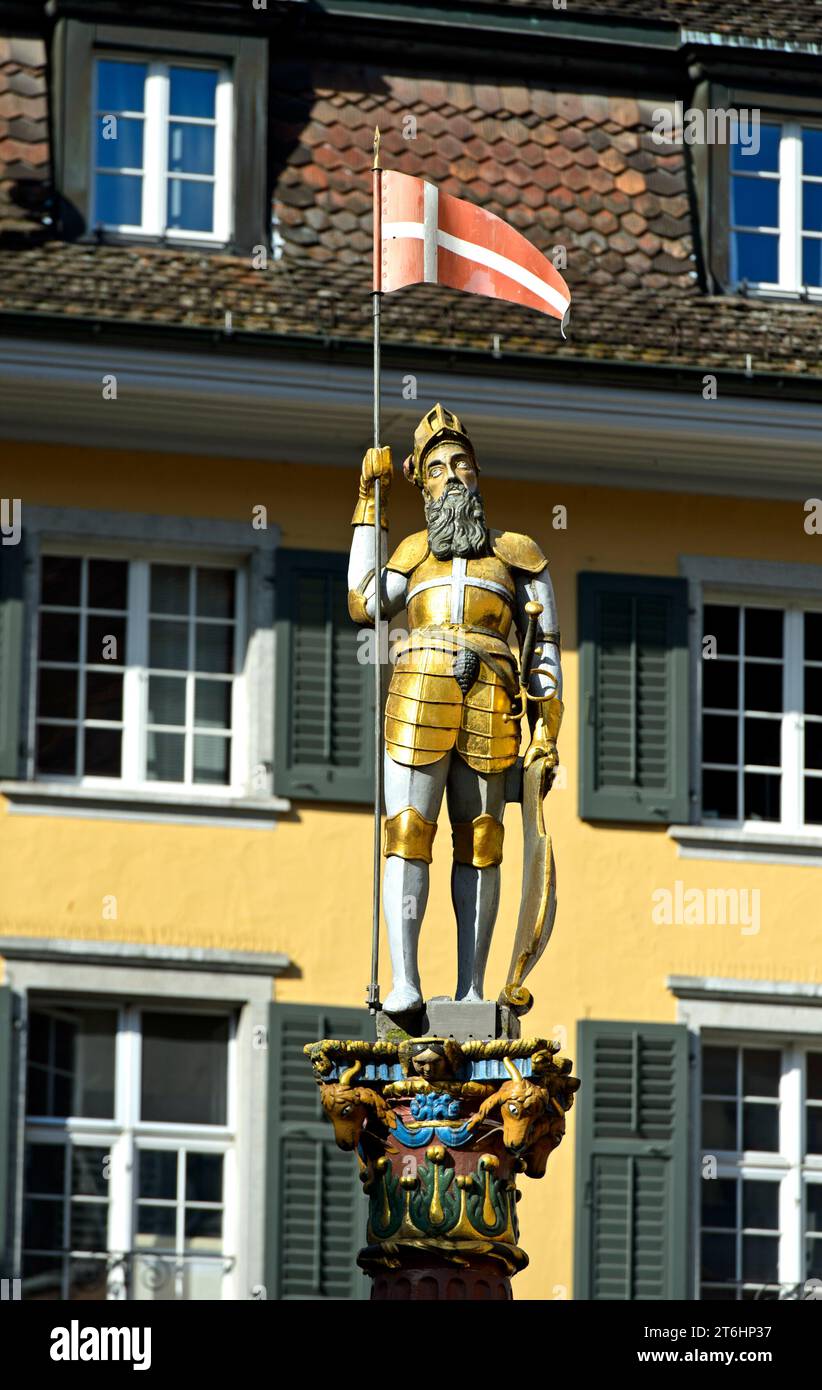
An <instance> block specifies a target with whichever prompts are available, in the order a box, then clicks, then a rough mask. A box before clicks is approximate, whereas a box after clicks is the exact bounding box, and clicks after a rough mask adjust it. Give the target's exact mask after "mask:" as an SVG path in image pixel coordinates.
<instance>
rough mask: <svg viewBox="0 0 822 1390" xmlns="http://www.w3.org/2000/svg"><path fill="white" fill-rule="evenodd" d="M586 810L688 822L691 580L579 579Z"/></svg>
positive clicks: (590, 816) (586, 816) (611, 816)
mask: <svg viewBox="0 0 822 1390" xmlns="http://www.w3.org/2000/svg"><path fill="white" fill-rule="evenodd" d="M579 620H580V621H579V627H580V697H581V704H580V811H579V813H580V816H581V817H582V819H583V820H618V821H645V822H650V823H653V824H659V825H670V824H672V823H673V822H679V821H687V820H688V809H689V773H688V590H687V584H686V581H685V580H684V579H663V578H659V579H657V578H649V577H647V576H645V575H632V574H593V573H584V574H580V576H579Z"/></svg>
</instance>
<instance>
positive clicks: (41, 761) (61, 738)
mask: <svg viewBox="0 0 822 1390" xmlns="http://www.w3.org/2000/svg"><path fill="white" fill-rule="evenodd" d="M37 771H38V772H51V773H54V775H55V776H59V777H73V776H74V775H75V774H76V771H77V730H76V729H74V728H70V727H69V726H68V725H61V724H39V725H38V727H37Z"/></svg>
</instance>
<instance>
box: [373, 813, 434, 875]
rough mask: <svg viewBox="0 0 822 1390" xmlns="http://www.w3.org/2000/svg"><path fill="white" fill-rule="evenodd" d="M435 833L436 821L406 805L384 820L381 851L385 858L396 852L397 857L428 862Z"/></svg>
mask: <svg viewBox="0 0 822 1390" xmlns="http://www.w3.org/2000/svg"><path fill="white" fill-rule="evenodd" d="M436 833H437V823H436V821H432V820H426V819H425V816H421V815H420V813H419V811H416V810H415V809H414V807H413V806H406V808H405V810H404V811H398V813H397V815H396V816H391V817H390V818H389V819H388V820H387V821H386V822H385V839H384V841H383V847H382V852H383V854H384V855H385V857H386V858H388V856H389V854H396V855H397V857H398V858H399V859H422V861H423V863H425V864H430V863H431V860H432V857H433V856H432V854H431V846H432V845H433V843H434V836H435V835H436Z"/></svg>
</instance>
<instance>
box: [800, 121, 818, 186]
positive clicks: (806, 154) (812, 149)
mask: <svg viewBox="0 0 822 1390" xmlns="http://www.w3.org/2000/svg"><path fill="white" fill-rule="evenodd" d="M802 173H803V174H811V175H816V176H817V177H818V176H820V175H822V130H815V129H813V127H811V126H806V127H804V128H803V130H802Z"/></svg>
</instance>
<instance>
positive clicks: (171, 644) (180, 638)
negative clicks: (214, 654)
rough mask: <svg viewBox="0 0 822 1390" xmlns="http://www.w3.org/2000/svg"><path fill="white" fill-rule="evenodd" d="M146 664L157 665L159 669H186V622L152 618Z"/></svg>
mask: <svg viewBox="0 0 822 1390" xmlns="http://www.w3.org/2000/svg"><path fill="white" fill-rule="evenodd" d="M148 664H149V666H158V667H159V668H160V670H163V669H165V670H168V671H186V670H188V623H180V622H175V621H173V620H172V619H168V618H152V620H151V624H150V636H149V651H148Z"/></svg>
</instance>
